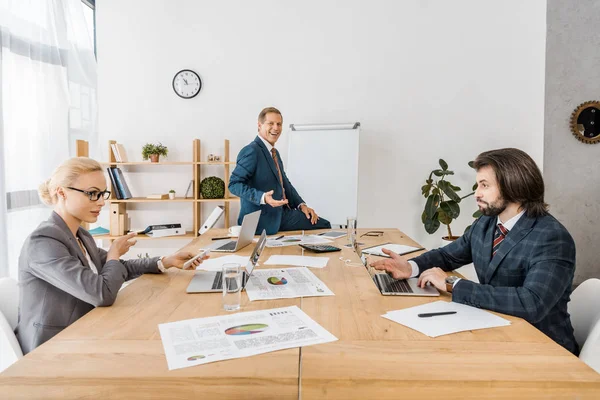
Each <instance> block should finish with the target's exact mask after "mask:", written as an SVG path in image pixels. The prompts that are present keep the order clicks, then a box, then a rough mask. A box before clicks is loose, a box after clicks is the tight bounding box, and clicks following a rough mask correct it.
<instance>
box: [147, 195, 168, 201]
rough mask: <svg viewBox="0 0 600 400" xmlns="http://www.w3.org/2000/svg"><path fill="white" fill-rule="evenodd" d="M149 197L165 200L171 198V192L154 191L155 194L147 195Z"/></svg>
mask: <svg viewBox="0 0 600 400" xmlns="http://www.w3.org/2000/svg"><path fill="white" fill-rule="evenodd" d="M146 198H147V199H154V200H165V199H168V198H169V194H168V193H153V194H149V195H148V196H146Z"/></svg>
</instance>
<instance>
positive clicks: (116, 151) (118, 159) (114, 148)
mask: <svg viewBox="0 0 600 400" xmlns="http://www.w3.org/2000/svg"><path fill="white" fill-rule="evenodd" d="M110 148H111V149H112V152H113V155H114V156H115V161H116V162H121V155H120V154H119V149H118V148H117V144H116V143H111V145H110Z"/></svg>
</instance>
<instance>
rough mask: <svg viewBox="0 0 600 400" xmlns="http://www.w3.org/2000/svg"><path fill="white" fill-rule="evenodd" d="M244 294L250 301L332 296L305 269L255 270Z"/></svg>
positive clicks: (329, 291)
mask: <svg viewBox="0 0 600 400" xmlns="http://www.w3.org/2000/svg"><path fill="white" fill-rule="evenodd" d="M246 293H247V294H248V298H249V299H250V301H254V300H271V299H289V298H292V297H311V296H334V294H333V292H332V291H331V290H329V288H328V287H327V286H326V285H325V284H324V283H323V282H322V281H321V280H320V279H319V278H317V277H316V276H315V274H313V273H312V272H310V270H309V269H308V268H306V267H299V268H282V269H279V268H274V269H255V270H254V271H253V272H252V276H251V277H250V281H248V284H247V285H246Z"/></svg>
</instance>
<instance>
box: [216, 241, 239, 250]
mask: <svg viewBox="0 0 600 400" xmlns="http://www.w3.org/2000/svg"><path fill="white" fill-rule="evenodd" d="M236 245H237V242H229V243H225V244H224V245H223V246H220V247H218V248H217V250H235V246H236Z"/></svg>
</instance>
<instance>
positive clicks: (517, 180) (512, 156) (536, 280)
mask: <svg viewBox="0 0 600 400" xmlns="http://www.w3.org/2000/svg"><path fill="white" fill-rule="evenodd" d="M474 164H475V165H474V166H475V169H476V170H477V190H476V191H475V199H476V200H477V205H478V206H479V209H480V210H481V212H482V213H483V216H481V217H480V218H479V219H477V220H476V221H475V222H474V223H473V225H472V226H471V228H470V229H469V230H468V231H467V232H466V233H465V234H464V235H462V236H461V237H460V238H459V239H458V240H456V241H455V242H453V243H451V244H449V245H448V246H446V247H443V248H440V249H436V250H431V251H428V252H427V253H425V254H423V255H420V256H418V257H416V258H414V259H412V260H410V261H406V260H404V259H402V258H401V257H399V256H398V255H397V254H395V253H392V252H390V251H386V250H384V252H385V253H386V254H388V255H389V256H391V258H390V259H386V260H381V261H376V262H374V263H373V264H372V266H373V267H375V268H377V269H380V270H385V271H388V273H390V274H392V276H393V277H394V278H395V279H404V278H409V277H414V276H418V275H420V276H419V285H420V286H421V287H423V286H425V285H426V284H427V283H429V284H432V285H434V286H435V287H436V288H438V289H439V290H441V291H445V292H449V293H451V294H452V301H455V302H457V303H462V304H468V305H471V306H475V307H479V308H485V309H488V310H492V311H497V312H501V313H504V314H509V315H514V316H517V317H521V318H523V319H525V320H526V321H528V322H529V323H531V324H532V325H533V326H535V327H536V328H538V329H539V330H540V331H542V332H544V333H545V334H546V335H548V336H549V337H550V338H552V339H553V340H554V341H555V342H557V343H558V344H560V345H561V346H563V347H564V348H566V349H567V350H569V351H570V352H572V353H573V354H577V353H578V352H579V349H578V346H577V342H576V341H575V337H574V335H573V327H572V325H571V319H570V316H569V313H568V312H567V303H568V302H569V300H570V295H571V285H572V284H573V275H574V272H575V243H574V241H573V238H572V237H571V235H570V234H569V232H567V230H566V229H565V227H564V226H562V224H561V223H560V222H558V221H557V220H556V219H555V218H554V217H553V216H551V215H550V214H549V213H548V205H547V204H546V203H545V202H544V180H543V178H542V174H541V172H540V170H539V168H538V167H537V165H536V164H535V162H534V161H533V160H532V159H531V157H529V156H528V155H527V154H526V153H525V152H523V151H521V150H518V149H500V150H491V151H487V152H484V153H481V154H480V155H479V156H478V157H477V159H476V160H475V162H474ZM471 262H472V263H473V264H474V265H475V271H476V272H477V276H478V278H479V282H477V283H476V282H472V281H469V280H466V279H459V278H457V277H455V276H452V277H449V276H448V275H447V274H446V272H447V271H452V270H454V269H456V268H458V267H461V266H463V265H466V264H469V263H471Z"/></svg>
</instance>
